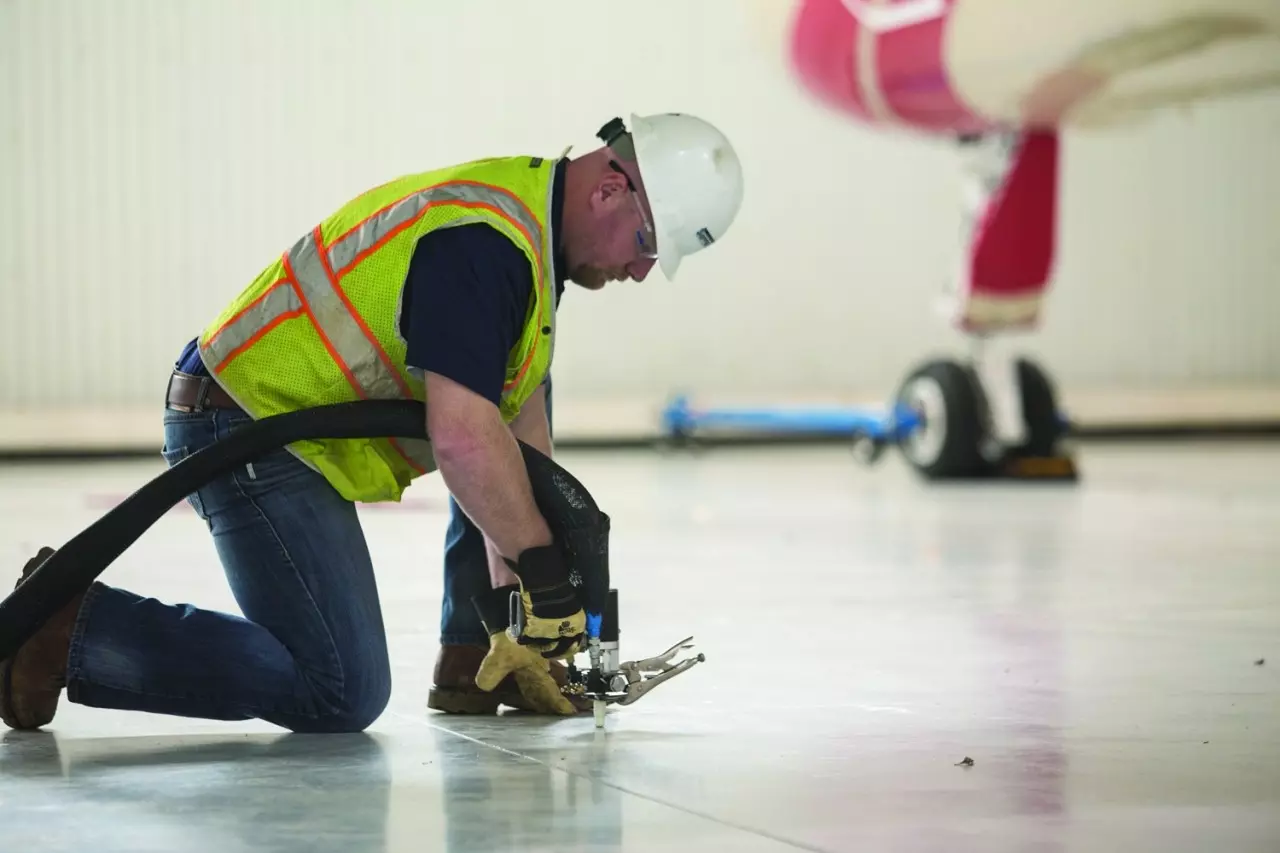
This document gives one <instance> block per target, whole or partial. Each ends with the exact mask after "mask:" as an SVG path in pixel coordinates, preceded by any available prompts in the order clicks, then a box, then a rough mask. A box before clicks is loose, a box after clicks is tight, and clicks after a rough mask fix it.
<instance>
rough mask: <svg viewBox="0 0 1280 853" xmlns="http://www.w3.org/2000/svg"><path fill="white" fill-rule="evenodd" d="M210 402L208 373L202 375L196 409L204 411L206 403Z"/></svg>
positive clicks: (197, 393)
mask: <svg viewBox="0 0 1280 853" xmlns="http://www.w3.org/2000/svg"><path fill="white" fill-rule="evenodd" d="M208 402H209V377H208V376H207V375H206V376H201V377H200V390H199V391H197V392H196V404H195V410H196V411H197V412H203V411H204V410H205V404H207V403H208Z"/></svg>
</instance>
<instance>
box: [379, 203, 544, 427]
mask: <svg viewBox="0 0 1280 853" xmlns="http://www.w3.org/2000/svg"><path fill="white" fill-rule="evenodd" d="M532 292H533V273H532V270H531V268H530V266H529V260H528V258H527V257H525V255H524V253H523V252H521V251H520V249H519V248H517V247H516V245H515V244H514V243H513V242H511V240H510V239H508V238H507V237H506V236H505V235H503V234H502V233H501V232H500V231H498V230H496V229H495V228H493V227H491V226H489V225H486V224H484V223H473V224H468V225H460V226H456V227H453V228H444V229H440V230H438V231H432V232H430V233H428V234H427V235H425V236H424V237H422V239H420V240H419V241H418V245H417V247H416V248H415V249H414V253H413V258H412V260H411V262H410V265H409V273H408V276H407V279H406V281H405V292H404V299H403V305H402V308H401V316H400V329H401V334H402V335H403V336H404V338H405V341H406V344H407V353H406V358H405V360H406V362H407V363H408V365H409V366H410V367H418V368H421V369H423V370H426V371H430V372H432V373H438V374H441V375H442V376H447V377H449V378H450V379H452V380H453V381H455V382H457V383H458V384H460V385H463V386H465V387H467V388H469V389H470V390H472V391H474V392H475V393H476V394H479V395H480V396H481V397H484V398H485V399H487V400H489V401H490V402H492V403H493V404H494V405H495V406H496V405H498V404H499V402H500V400H501V395H502V387H503V384H504V383H505V382H506V369H507V357H508V354H509V353H510V351H511V349H512V347H514V346H515V345H516V342H517V341H518V340H519V339H520V334H521V331H522V330H523V328H524V321H525V317H526V315H527V314H528V311H529V302H530V299H531V297H532Z"/></svg>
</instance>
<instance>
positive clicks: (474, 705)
mask: <svg viewBox="0 0 1280 853" xmlns="http://www.w3.org/2000/svg"><path fill="white" fill-rule="evenodd" d="M501 704H502V699H501V697H499V696H495V695H493V694H492V693H476V692H474V691H471V690H451V689H448V688H432V689H431V692H429V693H428V694H427V707H428V708H430V709H431V710H433V711H442V712H444V713H446V714H496V713H498V706H499V705H501Z"/></svg>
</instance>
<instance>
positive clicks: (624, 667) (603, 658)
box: [564, 637, 706, 726]
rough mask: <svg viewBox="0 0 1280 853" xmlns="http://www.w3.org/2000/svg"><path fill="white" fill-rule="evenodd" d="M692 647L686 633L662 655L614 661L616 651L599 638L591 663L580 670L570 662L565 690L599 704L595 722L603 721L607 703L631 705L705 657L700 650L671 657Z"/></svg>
mask: <svg viewBox="0 0 1280 853" xmlns="http://www.w3.org/2000/svg"><path fill="white" fill-rule="evenodd" d="M691 648H693V637H687V638H685V639H683V640H681V641H680V642H678V643H676V644H675V645H673V646H672V647H671V648H669V649H667V650H666V651H665V652H662V653H661V654H659V655H655V656H653V657H650V658H644V659H643V660H637V661H626V662H624V663H620V664H617V665H616V666H614V665H613V664H612V660H613V659H614V658H613V655H611V654H609V651H613V652H614V653H615V654H616V649H615V650H601V649H600V648H599V647H598V645H597V641H595V640H591V641H589V645H588V652H589V654H590V655H591V658H592V666H591V668H590V669H588V670H585V671H584V670H581V669H579V668H578V667H577V666H575V665H574V663H573V662H572V661H571V662H570V663H569V683H568V684H567V685H566V686H565V688H564V689H565V692H566V693H572V694H573V695H576V696H581V697H583V698H585V699H591V700H592V701H593V702H594V703H595V704H596V724H597V726H599V725H601V724H602V717H601V714H602V712H603V708H604V706H606V705H631V704H634V703H636V702H638V701H640V699H641V698H642V697H643V696H645V695H646V694H648V693H649V691H651V690H653V689H654V688H655V687H657V686H658V685H659V684H662V683H663V682H665V681H670V680H671V679H673V678H675V677H676V676H677V675H679V674H680V673H682V672H686V671H688V670H690V669H692V668H693V667H695V666H697V665H698V664H700V663H703V662H705V661H706V656H705V655H703V654H702V653H701V652H699V653H698V654H696V655H694V656H692V657H687V658H685V659H683V660H681V661H678V662H675V663H673V662H672V659H673V658H674V657H675V656H676V655H677V654H678V653H680V652H681V651H684V650H687V649H691Z"/></svg>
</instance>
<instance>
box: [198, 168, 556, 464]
mask: <svg viewBox="0 0 1280 853" xmlns="http://www.w3.org/2000/svg"><path fill="white" fill-rule="evenodd" d="M439 203H446V204H448V203H454V204H461V205H483V206H487V207H490V208H493V209H495V210H497V211H498V212H500V213H501V214H502V215H504V216H506V217H508V218H509V219H511V220H512V221H514V222H515V223H517V224H519V225H520V226H521V227H522V228H523V229H524V231H525V233H526V235H527V236H528V239H529V240H530V242H531V243H532V244H533V245H534V246H536V247H538V250H539V252H540V253H541V254H543V257H544V258H546V259H547V261H548V262H549V259H550V257H551V255H550V254H549V252H550V247H549V246H545V245H544V242H543V232H542V228H540V227H539V225H538V221H537V220H536V219H535V218H534V217H533V215H532V214H531V213H530V212H529V211H528V210H527V208H525V206H524V204H523V203H522V202H521V201H520V200H519V199H517V198H516V197H515V196H513V195H511V194H510V193H507V192H504V191H503V190H500V189H497V188H494V187H489V186H483V185H478V184H469V183H447V184H441V185H439V186H435V187H429V188H427V189H423V190H419V191H418V192H415V193H413V194H411V195H408V196H405V197H404V198H401V199H398V200H397V201H395V202H393V203H392V204H390V205H388V206H387V207H385V208H383V209H382V210H380V211H378V212H377V213H375V214H373V215H372V216H370V217H369V218H368V219H366V220H364V221H363V222H361V223H360V224H359V225H357V226H356V227H355V228H353V229H352V230H351V231H349V232H348V233H346V234H344V235H343V236H342V237H340V238H339V239H337V240H336V241H334V243H333V245H331V246H330V247H329V248H328V250H327V252H326V253H325V257H323V258H322V256H321V253H320V251H319V246H318V244H317V242H316V235H317V234H318V231H319V229H315V230H313V231H312V232H311V233H309V234H307V235H305V236H304V237H302V239H300V240H299V241H298V242H297V243H295V244H294V246H293V247H292V248H291V249H289V251H288V252H286V253H285V257H284V261H285V264H286V266H287V268H288V269H289V271H290V272H291V273H292V280H293V282H294V283H295V284H296V292H295V289H294V287H290V286H285V284H284V283H281V284H277V285H276V286H274V287H273V288H272V289H271V290H270V291H268V293H267V294H266V295H265V296H264V297H263V298H262V299H261V300H260V301H259V302H258V303H255V305H253V306H252V307H250V308H249V309H247V310H246V311H245V312H244V313H243V314H242V315H241V316H239V317H237V318H236V320H235V321H234V322H232V323H230V324H228V325H226V326H224V327H223V328H222V329H221V330H220V331H219V333H218V334H217V336H216V337H215V338H214V339H213V340H211V341H210V342H209V343H208V344H207V345H206V346H205V352H206V353H207V355H208V357H209V358H208V360H209V361H210V362H211V363H212V364H214V365H219V366H220V365H222V364H223V362H225V361H226V359H227V358H228V357H230V356H231V355H233V354H234V353H235V352H236V351H237V350H238V349H239V348H240V347H242V346H244V345H245V344H247V343H248V342H249V341H250V339H252V338H253V336H254V335H255V334H258V333H259V332H260V331H262V330H263V329H264V328H266V327H267V326H269V325H270V324H271V323H273V322H278V321H279V320H280V319H282V318H283V317H284V316H285V315H288V314H291V313H292V314H297V313H298V312H299V311H300V310H301V309H302V308H303V307H305V308H306V309H307V310H308V311H309V313H310V316H311V318H312V320H313V321H314V323H315V326H316V329H317V331H318V332H319V333H320V334H321V335H322V336H323V337H324V338H325V339H326V340H327V342H328V345H329V347H331V352H332V354H333V355H334V356H335V357H336V358H337V359H338V360H339V362H340V363H341V365H342V366H343V368H344V369H345V371H346V372H347V374H348V376H349V377H350V379H352V380H354V382H355V385H356V388H355V390H356V392H357V393H358V394H359V395H360V396H361V397H364V398H366V399H370V398H377V399H387V398H404V399H409V398H411V397H412V394H411V392H410V391H409V388H408V385H407V384H406V383H405V382H404V379H403V377H401V376H400V375H399V374H398V373H397V372H396V371H395V370H394V368H392V367H391V366H390V365H388V364H387V363H386V362H385V361H384V360H383V359H384V353H383V352H382V350H381V347H380V345H379V344H378V342H377V340H376V339H375V338H373V337H372V336H371V335H366V334H365V331H364V329H363V328H361V324H360V322H359V320H358V319H357V318H356V317H355V316H354V315H353V314H352V313H351V312H350V311H348V310H347V306H346V304H345V302H344V300H343V299H342V296H341V294H340V292H339V289H338V288H339V284H338V280H339V279H340V278H341V276H342V275H344V274H345V273H347V272H349V271H350V269H351V268H352V267H353V266H354V264H355V263H356V262H357V260H358V259H360V257H361V256H362V254H363V253H364V252H366V251H369V250H371V249H373V248H374V247H375V246H376V245H378V243H379V241H382V240H385V239H387V238H388V237H389V236H391V235H392V234H393V233H394V232H395V231H396V230H397V229H399V228H402V227H405V226H407V225H409V224H410V223H412V222H414V221H416V219H417V218H418V217H419V216H421V215H422V213H423V212H424V211H425V210H426V208H427V207H428V206H429V205H431V204H439ZM325 261H327V262H328V265H329V268H328V270H326V269H325ZM537 286H539V287H540V286H541V282H537ZM299 295H300V296H301V300H300V299H299ZM304 303H305V306H304ZM392 443H393V444H394V445H395V446H396V447H397V449H398V450H399V451H400V452H401V453H402V454H403V455H404V456H405V457H406V458H407V459H409V460H410V461H411V462H413V463H414V464H415V465H417V466H418V467H419V468H421V469H422V470H424V471H433V470H435V459H434V457H433V455H432V453H431V445H430V444H429V443H428V442H426V441H422V440H418V439H412V440H393V441H392Z"/></svg>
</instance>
